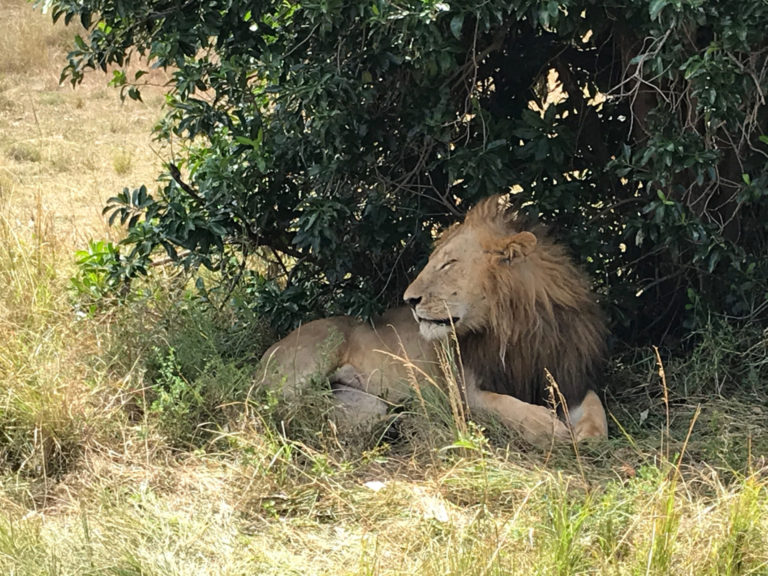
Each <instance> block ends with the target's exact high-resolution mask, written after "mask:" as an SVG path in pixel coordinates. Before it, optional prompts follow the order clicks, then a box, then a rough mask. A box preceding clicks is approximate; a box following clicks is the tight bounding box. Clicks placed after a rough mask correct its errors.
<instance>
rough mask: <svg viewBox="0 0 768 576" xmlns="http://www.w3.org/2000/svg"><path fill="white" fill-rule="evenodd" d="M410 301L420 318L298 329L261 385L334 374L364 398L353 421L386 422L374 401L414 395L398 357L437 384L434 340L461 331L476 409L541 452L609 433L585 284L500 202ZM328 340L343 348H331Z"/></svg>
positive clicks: (404, 312)
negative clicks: (552, 445)
mask: <svg viewBox="0 0 768 576" xmlns="http://www.w3.org/2000/svg"><path fill="white" fill-rule="evenodd" d="M404 298H405V300H406V302H408V303H409V304H411V306H412V312H413V316H415V317H416V320H417V321H415V320H414V319H413V316H412V315H411V311H409V310H408V309H405V308H399V309H394V310H391V311H389V312H388V313H387V314H385V315H384V316H382V317H381V318H380V319H378V320H377V321H376V322H374V323H372V324H364V323H360V322H357V321H355V320H353V319H350V318H346V317H337V318H329V319H326V320H318V321H315V322H310V323H309V324H307V325H306V326H303V327H301V328H299V329H297V330H295V331H294V332H292V333H291V334H289V335H288V336H287V337H286V338H285V339H283V340H281V341H280V342H278V343H277V344H275V345H274V346H273V347H272V348H270V350H268V351H267V353H266V354H265V356H264V359H263V362H262V364H263V367H264V368H263V369H264V371H263V374H264V380H265V382H266V383H267V384H269V385H273V386H274V385H276V384H277V383H278V382H279V383H280V384H281V385H282V387H283V390H284V391H285V392H286V393H289V394H290V393H293V392H295V391H296V390H298V389H300V388H301V386H302V385H303V384H304V383H305V382H307V381H308V380H309V379H310V377H317V376H327V377H329V378H330V379H331V381H332V382H336V383H337V384H340V385H341V386H342V389H343V394H340V400H341V401H342V402H344V403H352V404H355V403H356V401H355V394H358V395H363V396H361V397H360V398H361V401H360V402H357V404H359V407H360V408H359V409H357V408H356V407H353V408H352V409H351V410H347V413H354V414H356V415H357V416H358V417H359V418H362V419H364V418H365V417H366V412H365V411H368V412H370V414H371V415H375V414H379V415H380V414H381V413H382V412H383V411H384V410H385V407H386V406H385V404H384V403H382V404H380V405H378V406H375V405H374V406H373V407H372V403H371V396H375V397H377V398H383V399H384V400H386V402H393V403H397V402H401V401H402V400H403V399H404V398H405V397H406V396H407V394H408V390H409V386H408V380H409V378H412V372H411V370H410V369H409V368H408V367H406V366H404V364H403V362H402V361H400V360H398V359H397V357H406V358H408V360H409V361H410V362H412V363H413V365H415V366H416V367H417V368H418V369H419V370H423V371H424V372H426V373H429V374H432V375H436V374H437V373H438V370H437V362H436V354H435V347H434V345H435V343H434V341H435V340H439V339H441V338H444V337H447V336H448V335H449V334H450V332H451V330H453V329H455V331H456V335H457V338H458V341H459V347H460V351H461V358H462V361H463V364H464V373H465V374H466V382H465V385H466V401H467V404H468V405H469V407H470V409H472V410H477V411H480V412H489V413H491V414H493V415H494V416H496V417H498V418H499V419H500V420H501V421H502V422H503V423H505V424H506V425H508V426H509V427H510V428H513V429H515V430H517V431H518V432H520V433H521V434H522V435H523V436H524V437H525V438H527V439H528V440H530V441H531V442H533V443H536V444H546V443H547V442H550V441H552V440H553V439H554V440H567V439H569V438H573V437H575V438H576V439H577V440H581V439H583V438H588V437H603V436H605V435H606V433H607V425H606V418H605V412H604V410H603V407H602V403H601V402H600V399H599V397H598V396H597V395H596V394H595V392H594V391H593V388H594V386H595V384H596V382H595V378H596V377H597V376H598V374H599V368H600V364H601V362H602V359H603V354H604V338H605V326H604V323H603V321H602V318H601V315H600V312H599V309H598V307H597V305H596V304H595V302H594V299H593V297H592V294H591V292H590V290H589V285H588V282H587V280H586V277H585V276H584V274H583V273H581V272H580V271H579V270H578V269H577V268H576V267H575V266H574V265H573V264H572V262H571V260H570V259H569V258H568V256H567V255H566V253H565V251H564V250H563V248H562V247H560V246H559V245H557V244H555V243H553V242H552V241H551V240H550V239H549V238H548V236H547V234H546V231H545V230H544V229H543V228H529V229H527V230H524V229H523V224H522V223H521V222H520V221H519V220H518V219H517V216H516V215H515V214H514V212H512V211H510V210H509V209H508V208H507V207H506V206H505V205H504V204H503V202H502V201H501V199H500V197H498V196H494V197H491V198H488V199H486V200H484V201H482V202H480V203H479V204H478V205H477V206H475V207H474V208H473V209H471V210H470V211H469V213H468V214H467V217H466V219H465V220H464V222H463V223H461V224H457V225H455V226H453V227H451V228H450V229H448V230H447V231H446V232H445V233H444V235H443V237H442V238H441V240H440V241H439V242H438V243H437V245H436V246H435V249H434V251H433V253H432V255H431V256H430V259H429V262H428V263H427V265H426V266H425V268H424V270H422V272H421V273H420V274H419V275H418V277H417V278H416V279H415V280H414V281H413V283H412V284H411V285H410V286H409V287H408V289H407V290H406V292H405V294H404ZM329 339H330V340H332V341H333V340H335V341H336V342H337V345H334V346H333V349H332V350H329V349H328V345H327V344H324V343H327V341H328V340H329ZM547 371H549V373H551V378H553V379H554V381H555V382H556V383H557V387H558V391H556V392H555V393H554V394H555V400H556V402H555V404H557V405H558V406H560V407H562V404H561V402H560V400H564V401H565V404H566V406H567V410H563V409H561V410H560V412H559V413H560V417H559V418H558V416H557V415H556V414H555V413H554V412H553V410H552V409H551V408H552V406H551V405H550V402H549V401H550V399H551V398H552V396H553V394H552V392H551V388H550V386H549V380H548V377H547ZM363 399H364V400H365V401H362V400H363ZM364 406H365V407H368V408H364ZM369 408H370V410H369ZM566 414H570V420H569V421H568V422H567V423H566V422H565V420H566ZM568 424H570V425H571V429H570V430H569V428H568Z"/></svg>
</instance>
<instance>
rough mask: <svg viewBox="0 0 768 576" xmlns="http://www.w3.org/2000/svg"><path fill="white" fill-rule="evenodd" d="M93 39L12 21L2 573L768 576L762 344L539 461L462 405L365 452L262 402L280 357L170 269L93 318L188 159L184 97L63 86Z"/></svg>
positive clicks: (436, 406)
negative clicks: (90, 303) (67, 68)
mask: <svg viewBox="0 0 768 576" xmlns="http://www.w3.org/2000/svg"><path fill="white" fill-rule="evenodd" d="M70 33H71V32H68V31H67V30H65V29H62V28H53V27H52V26H51V25H50V24H49V22H48V19H47V18H46V17H43V16H41V15H39V14H35V13H34V12H33V11H32V10H31V9H30V7H29V6H28V5H27V4H25V3H24V2H22V1H20V0H0V55H1V56H0V287H2V290H0V328H1V329H2V334H3V338H2V339H0V574H10V575H38V574H61V575H64V574H66V575H70V574H71V575H74V574H99V575H100V574H114V575H155V574H156V575H176V574H178V575H185V576H186V575H202V574H222V575H240V574H242V575H246V574H249V575H250V574H274V575H278V574H280V575H283V574H296V575H304V574H317V575H320V574H327V575H337V574H345V575H346V574H348V575H389V574H393V575H394V574H413V575H425V576H431V575H465V574H471V575H474V574H477V575H502V574H503V575H506V574H526V575H527V574H547V575H548V574H562V575H565V574H633V575H634V574H691V575H694V574H695V575H699V574H711V575H719V574H729V575H735V574H768V490H767V488H766V485H767V484H768V462H766V459H765V458H766V454H768V421H767V418H768V399H767V398H766V391H767V390H768V385H767V384H768V372H767V370H766V364H768V360H766V358H767V357H768V356H767V355H768V339H767V338H766V335H765V334H763V333H761V332H759V331H755V330H750V329H749V328H746V329H740V330H734V329H731V328H729V327H728V326H727V325H724V324H722V323H718V322H715V321H713V325H712V327H711V329H709V330H706V331H704V332H703V333H701V334H698V335H697V340H696V341H697V342H698V344H697V345H696V347H694V348H693V349H692V352H691V354H690V356H688V357H686V358H684V359H682V358H674V357H667V356H665V357H664V374H663V377H662V374H661V373H660V365H659V362H658V360H657V358H656V356H655V354H654V351H653V350H639V351H636V352H635V353H634V354H629V353H628V354H625V355H624V356H622V357H620V358H615V359H614V360H613V362H612V364H611V370H610V371H609V375H608V380H607V388H608V393H607V394H608V396H607V404H608V408H609V410H610V412H611V415H612V418H611V436H612V437H611V439H610V440H609V441H607V442H604V443H599V444H595V445H584V446H580V447H579V449H578V451H576V450H574V449H573V448H572V447H561V448H557V449H556V450H553V451H539V450H535V449H532V448H530V447H528V446H525V445H524V444H522V443H520V442H519V441H518V440H517V439H515V438H511V437H508V436H506V435H505V434H504V432H503V431H501V430H498V429H496V428H494V427H493V426H492V425H491V424H487V430H485V431H484V432H483V433H481V432H480V431H479V430H478V429H477V428H476V427H474V426H472V425H466V424H465V423H463V422H456V421H455V420H454V419H453V418H452V417H451V416H450V413H449V412H450V411H449V410H448V409H447V407H446V406H447V404H446V401H445V399H444V398H442V397H441V396H440V394H439V393H433V394H431V395H428V397H427V400H429V401H428V402H427V403H426V404H424V405H422V404H420V403H418V402H415V403H414V404H413V406H411V407H410V409H409V410H407V411H406V412H404V413H403V414H401V415H400V416H399V418H398V422H397V431H398V434H397V435H396V436H394V435H391V434H390V435H388V436H385V439H386V440H387V441H386V442H377V441H376V440H377V439H378V438H380V437H381V436H380V435H377V434H371V435H363V436H362V437H355V438H354V439H352V440H350V438H348V437H345V436H344V435H341V434H338V433H337V431H336V429H335V427H334V426H333V425H332V424H331V423H330V422H329V418H328V416H329V410H330V403H329V402H328V399H327V397H326V396H325V395H324V394H323V393H322V391H317V392H314V393H311V394H308V395H307V397H305V398H304V399H302V401H301V402H298V403H297V404H296V405H292V406H285V405H283V404H282V403H277V402H275V401H274V399H272V398H270V397H268V396H263V395H259V394H258V393H256V392H254V391H253V390H252V389H251V382H252V371H253V365H254V360H255V359H256V358H257V357H258V355H259V353H260V351H261V350H262V349H263V347H264V345H265V344H266V342H267V341H268V340H269V336H268V335H267V334H266V333H265V331H264V330H262V329H261V328H260V327H259V325H258V321H257V319H254V318H250V317H247V316H244V314H245V313H244V312H243V313H242V314H240V315H237V316H236V315H235V314H233V313H232V312H231V311H227V310H225V311H216V310H212V309H210V308H207V307H205V306H204V305H202V304H201V303H200V302H199V301H197V300H196V299H195V297H194V294H193V293H191V292H190V291H188V290H187V289H186V288H185V282H184V279H183V278H179V277H178V276H174V275H173V274H172V273H171V272H170V271H164V270H162V269H158V270H157V274H156V278H155V279H153V280H151V281H149V282H146V283H145V284H143V285H142V286H140V287H138V289H137V295H136V297H135V298H132V299H129V300H128V301H125V302H122V303H119V304H118V303H112V304H110V305H106V306H103V307H101V308H99V309H98V310H97V311H96V312H95V313H93V314H85V313H83V308H82V306H81V304H82V295H80V296H78V295H77V294H75V293H73V291H72V289H71V284H70V278H71V277H72V276H73V275H74V274H75V273H76V271H77V269H76V266H75V264H74V253H75V251H76V250H79V249H82V248H84V247H85V245H86V244H87V241H88V239H90V238H99V239H100V238H107V239H108V238H112V237H113V235H115V234H116V232H115V231H114V230H110V229H109V228H107V227H106V225H105V223H104V221H103V219H102V217H101V207H102V206H103V203H104V200H105V199H106V198H107V197H109V196H111V195H113V194H114V193H115V192H117V191H119V190H120V189H121V188H122V187H123V186H133V185H138V184H141V183H146V184H151V182H152V181H153V179H154V175H155V174H156V172H157V170H158V167H159V163H160V161H159V156H158V154H160V155H162V154H168V153H169V151H167V150H158V149H157V144H155V143H153V142H152V141H151V138H150V129H151V126H152V124H153V122H154V121H156V120H157V119H158V118H159V117H160V115H161V113H162V112H161V109H160V107H161V104H162V102H163V97H162V91H161V89H160V88H149V89H148V90H147V91H145V93H144V96H145V101H144V102H143V103H135V102H132V103H125V104H122V103H121V102H120V101H119V98H118V95H117V93H116V92H114V91H112V90H111V89H109V88H107V87H106V82H107V78H106V77H104V76H101V75H99V74H94V75H93V76H92V77H91V78H89V79H88V80H87V81H86V83H85V85H83V86H81V87H79V88H78V89H77V90H72V89H71V88H70V87H68V86H63V87H62V86H59V85H58V74H59V66H60V63H61V62H62V61H63V60H62V57H63V54H64V52H65V51H66V47H67V45H68V36H69V34H70ZM155 80H156V81H157V82H158V83H159V82H161V81H162V77H158V78H155ZM377 432H382V431H377Z"/></svg>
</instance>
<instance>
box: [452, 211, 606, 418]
mask: <svg viewBox="0 0 768 576" xmlns="http://www.w3.org/2000/svg"><path fill="white" fill-rule="evenodd" d="M462 226H473V227H476V229H479V231H481V232H483V233H488V234H489V235H490V236H491V237H496V238H503V237H509V236H510V235H513V234H515V233H517V232H520V231H521V230H523V229H527V230H528V231H530V232H532V233H533V234H534V235H535V236H536V238H537V240H538V242H537V245H536V249H535V250H534V251H533V252H531V253H530V254H529V255H527V256H525V257H526V258H528V259H529V261H530V264H531V265H530V266H527V267H525V268H522V267H517V266H510V265H509V264H505V263H503V262H498V263H495V264H491V270H490V271H489V272H490V273H489V274H487V275H486V277H485V280H484V286H483V292H484V294H485V296H486V298H488V299H489V302H490V305H491V306H490V308H491V311H490V317H489V318H488V324H487V329H486V330H484V331H479V332H470V333H468V334H465V335H463V336H461V337H459V346H460V349H461V355H462V361H463V363H464V366H465V367H466V368H468V369H469V370H471V371H472V372H473V373H474V374H475V375H476V376H477V377H478V382H479V385H480V388H481V389H484V390H488V391H491V392H497V393H499V394H509V395H512V396H515V397H516V398H519V399H520V400H523V401H524V402H530V403H534V404H549V403H550V400H551V399H552V398H553V396H552V394H551V392H550V384H549V381H548V379H547V377H546V371H549V372H550V373H551V374H552V376H553V378H554V380H555V382H556V383H557V387H558V389H559V392H560V394H561V395H562V397H563V398H564V399H565V401H566V403H567V405H568V406H578V405H579V404H580V403H581V401H582V400H583V399H584V396H585V395H586V393H587V391H588V390H589V389H590V388H591V387H592V384H593V383H594V382H595V379H596V378H597V377H599V376H600V373H601V371H602V366H603V360H604V356H605V335H606V328H605V324H604V321H603V318H602V315H601V313H600V310H599V307H598V305H597V303H596V302H595V301H594V299H593V294H592V292H591V291H590V288H589V283H588V281H587V278H586V276H585V275H584V274H583V273H582V272H581V271H580V270H578V269H577V268H576V267H575V266H574V265H573V263H572V262H571V259H570V258H569V257H568V255H567V254H566V253H565V251H564V249H563V248H562V247H561V246H559V245H557V244H554V243H553V242H552V241H551V239H550V238H549V236H548V233H547V230H546V229H545V228H544V227H541V226H536V227H525V225H524V223H523V222H522V221H521V219H519V218H518V216H517V213H516V212H514V211H512V210H510V209H509V208H508V207H505V206H503V205H501V204H500V202H499V199H498V197H492V198H488V199H486V200H484V201H483V202H481V203H479V204H478V205H477V206H475V207H474V208H473V209H472V210H470V212H469V213H468V215H467V218H466V220H465V222H464V223H463V224H462ZM451 233H452V230H450V229H449V230H448V231H447V233H446V236H448V237H449V236H450V235H451ZM445 240H446V238H443V239H442V240H441V241H445ZM558 398H559V397H555V399H556V400H557V399H558Z"/></svg>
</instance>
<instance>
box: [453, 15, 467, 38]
mask: <svg viewBox="0 0 768 576" xmlns="http://www.w3.org/2000/svg"><path fill="white" fill-rule="evenodd" d="M463 26H464V14H463V13H459V14H456V15H455V16H454V17H453V18H451V34H453V36H454V38H456V39H457V40H459V39H460V38H461V29H462V27H463Z"/></svg>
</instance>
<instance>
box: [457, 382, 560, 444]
mask: <svg viewBox="0 0 768 576" xmlns="http://www.w3.org/2000/svg"><path fill="white" fill-rule="evenodd" d="M467 401H468V404H469V408H470V409H471V410H478V411H481V412H485V413H487V414H491V415H493V416H495V417H496V418H498V419H499V420H500V421H501V422H502V424H504V425H505V426H507V427H509V428H511V429H512V430H515V431H516V432H518V433H519V434H520V435H521V436H522V437H523V438H524V439H525V440H526V441H527V442H530V443H531V444H533V445H534V446H539V447H547V446H550V445H551V444H552V442H553V440H554V441H567V440H569V439H570V437H571V435H570V432H569V431H568V427H567V426H566V425H565V423H564V422H562V421H561V420H560V419H559V418H558V417H557V414H555V413H554V412H553V411H552V410H550V409H549V408H546V407H545V406H537V405H535V404H529V403H527V402H523V401H522V400H519V399H517V398H515V397H513V396H507V395H505V394H497V393H495V392H487V391H485V390H478V389H477V388H474V387H468V390H467Z"/></svg>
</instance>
